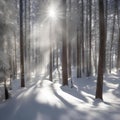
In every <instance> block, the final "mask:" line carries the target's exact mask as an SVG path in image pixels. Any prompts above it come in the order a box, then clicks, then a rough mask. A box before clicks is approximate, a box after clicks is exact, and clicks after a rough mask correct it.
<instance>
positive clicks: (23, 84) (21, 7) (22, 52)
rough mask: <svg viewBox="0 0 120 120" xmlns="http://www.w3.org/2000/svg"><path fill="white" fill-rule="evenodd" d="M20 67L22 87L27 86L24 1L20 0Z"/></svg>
mask: <svg viewBox="0 0 120 120" xmlns="http://www.w3.org/2000/svg"><path fill="white" fill-rule="evenodd" d="M19 2H20V68H21V87H25V81H24V45H23V44H24V42H23V41H24V40H23V1H22V0H20V1H19Z"/></svg>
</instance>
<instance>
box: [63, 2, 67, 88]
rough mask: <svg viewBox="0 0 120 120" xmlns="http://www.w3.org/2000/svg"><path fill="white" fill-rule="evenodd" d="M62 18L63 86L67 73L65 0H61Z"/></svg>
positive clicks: (65, 83) (65, 82)
mask: <svg viewBox="0 0 120 120" xmlns="http://www.w3.org/2000/svg"><path fill="white" fill-rule="evenodd" d="M62 6H63V20H62V27H63V30H62V79H63V83H62V84H63V86H64V85H68V73H67V38H66V0H62Z"/></svg>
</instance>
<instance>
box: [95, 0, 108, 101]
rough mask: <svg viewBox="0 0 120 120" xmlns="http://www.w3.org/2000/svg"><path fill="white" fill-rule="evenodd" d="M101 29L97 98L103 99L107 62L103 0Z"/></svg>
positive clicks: (100, 7) (100, 6) (100, 12)
mask: <svg viewBox="0 0 120 120" xmlns="http://www.w3.org/2000/svg"><path fill="white" fill-rule="evenodd" d="M99 30H100V44H99V62H98V77H97V88H96V98H99V99H103V96H102V95H103V73H104V62H105V46H106V45H105V44H106V37H105V23H104V4H103V0H99Z"/></svg>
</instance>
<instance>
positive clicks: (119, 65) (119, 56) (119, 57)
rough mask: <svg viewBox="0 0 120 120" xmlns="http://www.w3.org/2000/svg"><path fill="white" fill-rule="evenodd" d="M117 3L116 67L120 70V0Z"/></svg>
mask: <svg viewBox="0 0 120 120" xmlns="http://www.w3.org/2000/svg"><path fill="white" fill-rule="evenodd" d="M116 4H117V18H118V30H119V33H118V46H117V64H116V67H117V71H118V72H120V15H119V14H120V13H119V1H118V0H117V1H116Z"/></svg>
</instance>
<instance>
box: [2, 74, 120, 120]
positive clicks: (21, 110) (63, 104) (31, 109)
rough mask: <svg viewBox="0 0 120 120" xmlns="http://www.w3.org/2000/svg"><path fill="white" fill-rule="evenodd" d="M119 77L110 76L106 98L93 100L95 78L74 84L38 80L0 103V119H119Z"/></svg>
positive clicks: (105, 85)
mask: <svg viewBox="0 0 120 120" xmlns="http://www.w3.org/2000/svg"><path fill="white" fill-rule="evenodd" d="M118 83H120V80H119V77H117V76H110V78H109V77H108V76H107V77H106V78H105V82H104V100H105V102H101V101H100V100H94V94H95V85H96V83H95V80H94V78H92V79H84V80H83V79H81V80H78V81H77V80H75V81H74V84H75V85H74V88H72V89H71V88H69V87H61V86H60V84H58V83H55V84H53V83H52V82H50V81H48V80H43V81H39V82H38V83H37V84H36V85H33V86H32V87H30V88H27V89H23V90H22V92H21V93H19V94H18V95H16V96H14V97H13V98H11V99H10V100H8V101H6V102H4V103H3V104H0V120H119V117H120V94H119V92H118V91H120V86H119V84H118Z"/></svg>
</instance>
